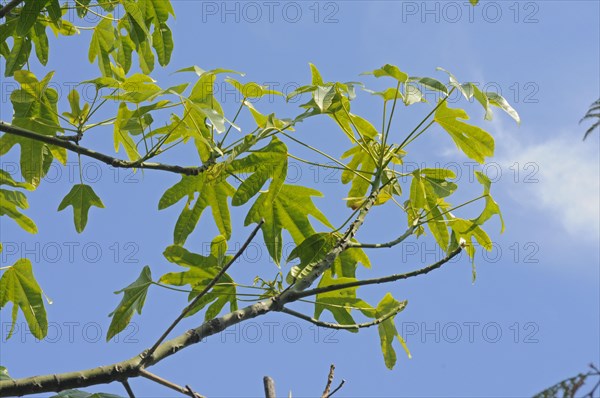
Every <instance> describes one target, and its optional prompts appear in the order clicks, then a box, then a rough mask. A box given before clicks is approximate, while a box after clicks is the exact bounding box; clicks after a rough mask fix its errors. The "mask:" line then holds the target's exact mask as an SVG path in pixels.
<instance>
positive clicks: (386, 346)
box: [375, 293, 411, 369]
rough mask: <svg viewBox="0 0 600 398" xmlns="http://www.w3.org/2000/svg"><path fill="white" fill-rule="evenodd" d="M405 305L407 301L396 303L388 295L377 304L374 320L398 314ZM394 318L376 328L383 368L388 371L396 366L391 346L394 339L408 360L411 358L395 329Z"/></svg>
mask: <svg viewBox="0 0 600 398" xmlns="http://www.w3.org/2000/svg"><path fill="white" fill-rule="evenodd" d="M407 303H408V302H407V301H403V302H399V301H396V300H395V299H394V298H393V297H392V295H391V294H390V293H388V294H386V295H385V297H384V298H383V299H381V301H380V302H379V304H377V308H376V314H375V318H381V317H384V316H385V315H386V314H389V313H391V312H395V311H397V312H400V311H402V310H404V308H405V307H406V304H407ZM394 318H395V316H393V317H391V318H388V319H386V320H385V321H383V322H381V323H380V324H379V325H378V326H377V329H378V330H379V339H380V341H381V351H382V353H383V359H384V360H385V366H387V368H388V369H393V368H394V365H395V364H396V351H395V350H394V347H393V345H392V343H393V342H394V340H395V339H396V338H398V341H399V342H400V345H402V348H404V351H406V355H408V358H411V355H410V351H408V347H407V346H406V343H405V342H404V339H403V338H402V336H400V333H398V330H397V329H396V325H395V324H394Z"/></svg>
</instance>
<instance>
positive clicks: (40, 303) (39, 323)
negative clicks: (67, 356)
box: [0, 258, 48, 340]
mask: <svg viewBox="0 0 600 398" xmlns="http://www.w3.org/2000/svg"><path fill="white" fill-rule="evenodd" d="M9 302H12V303H13V311H12V325H11V328H10V331H9V333H8V337H7V338H10V337H11V336H12V334H13V331H14V327H15V324H16V321H17V310H18V308H20V309H21V311H22V312H23V315H25V320H26V321H27V325H28V326H29V329H30V330H31V333H32V334H33V335H34V336H35V337H36V338H37V339H39V340H41V339H43V338H44V337H46V334H47V333H48V320H47V319H46V309H45V308H44V300H43V298H42V289H41V288H40V286H39V285H38V283H37V281H36V280H35V277H34V275H33V271H32V267H31V261H30V260H29V259H26V258H22V259H20V260H18V261H17V262H16V263H15V264H14V265H13V266H11V267H10V268H9V269H8V270H6V271H5V272H4V274H2V277H1V278H0V308H3V307H4V306H5V305H6V304H8V303H9Z"/></svg>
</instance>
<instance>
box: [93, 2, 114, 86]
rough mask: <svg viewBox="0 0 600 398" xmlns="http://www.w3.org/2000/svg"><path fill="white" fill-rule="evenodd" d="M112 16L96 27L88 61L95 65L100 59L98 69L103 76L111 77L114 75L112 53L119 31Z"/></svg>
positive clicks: (109, 15)
mask: <svg viewBox="0 0 600 398" xmlns="http://www.w3.org/2000/svg"><path fill="white" fill-rule="evenodd" d="M111 19H112V14H108V15H107V17H106V18H103V19H102V20H101V21H100V23H98V25H96V26H95V27H94V33H93V34H92V41H91V42H90V49H89V51H88V59H89V61H90V62H91V63H93V62H94V61H95V60H96V58H97V59H98V67H99V68H100V72H101V73H102V76H106V77H111V76H112V75H113V73H112V68H111V65H110V53H111V52H112V51H113V50H114V49H115V44H116V36H117V31H116V29H115V27H114V26H113V24H112V22H111Z"/></svg>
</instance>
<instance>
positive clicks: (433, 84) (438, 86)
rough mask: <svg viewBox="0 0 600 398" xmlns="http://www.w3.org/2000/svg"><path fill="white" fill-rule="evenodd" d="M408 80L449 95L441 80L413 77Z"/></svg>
mask: <svg viewBox="0 0 600 398" xmlns="http://www.w3.org/2000/svg"><path fill="white" fill-rule="evenodd" d="M408 80H409V81H411V82H416V83H420V84H422V85H423V86H425V87H427V88H429V89H431V90H435V91H440V92H442V93H444V94H448V88H446V86H445V85H444V84H443V83H441V82H440V81H439V80H436V79H433V78H431V77H414V76H411V77H410V78H409V79H408Z"/></svg>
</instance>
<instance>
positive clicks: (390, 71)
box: [362, 64, 408, 83]
mask: <svg viewBox="0 0 600 398" xmlns="http://www.w3.org/2000/svg"><path fill="white" fill-rule="evenodd" d="M362 74H363V75H373V76H375V77H377V78H379V77H384V76H386V77H392V78H394V79H396V80H397V81H398V82H400V83H405V82H406V81H407V80H408V75H407V74H406V73H404V72H402V71H401V70H400V69H398V67H397V66H395V65H390V64H385V65H383V66H382V67H381V68H379V69H375V70H374V71H371V72H364V73H362Z"/></svg>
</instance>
